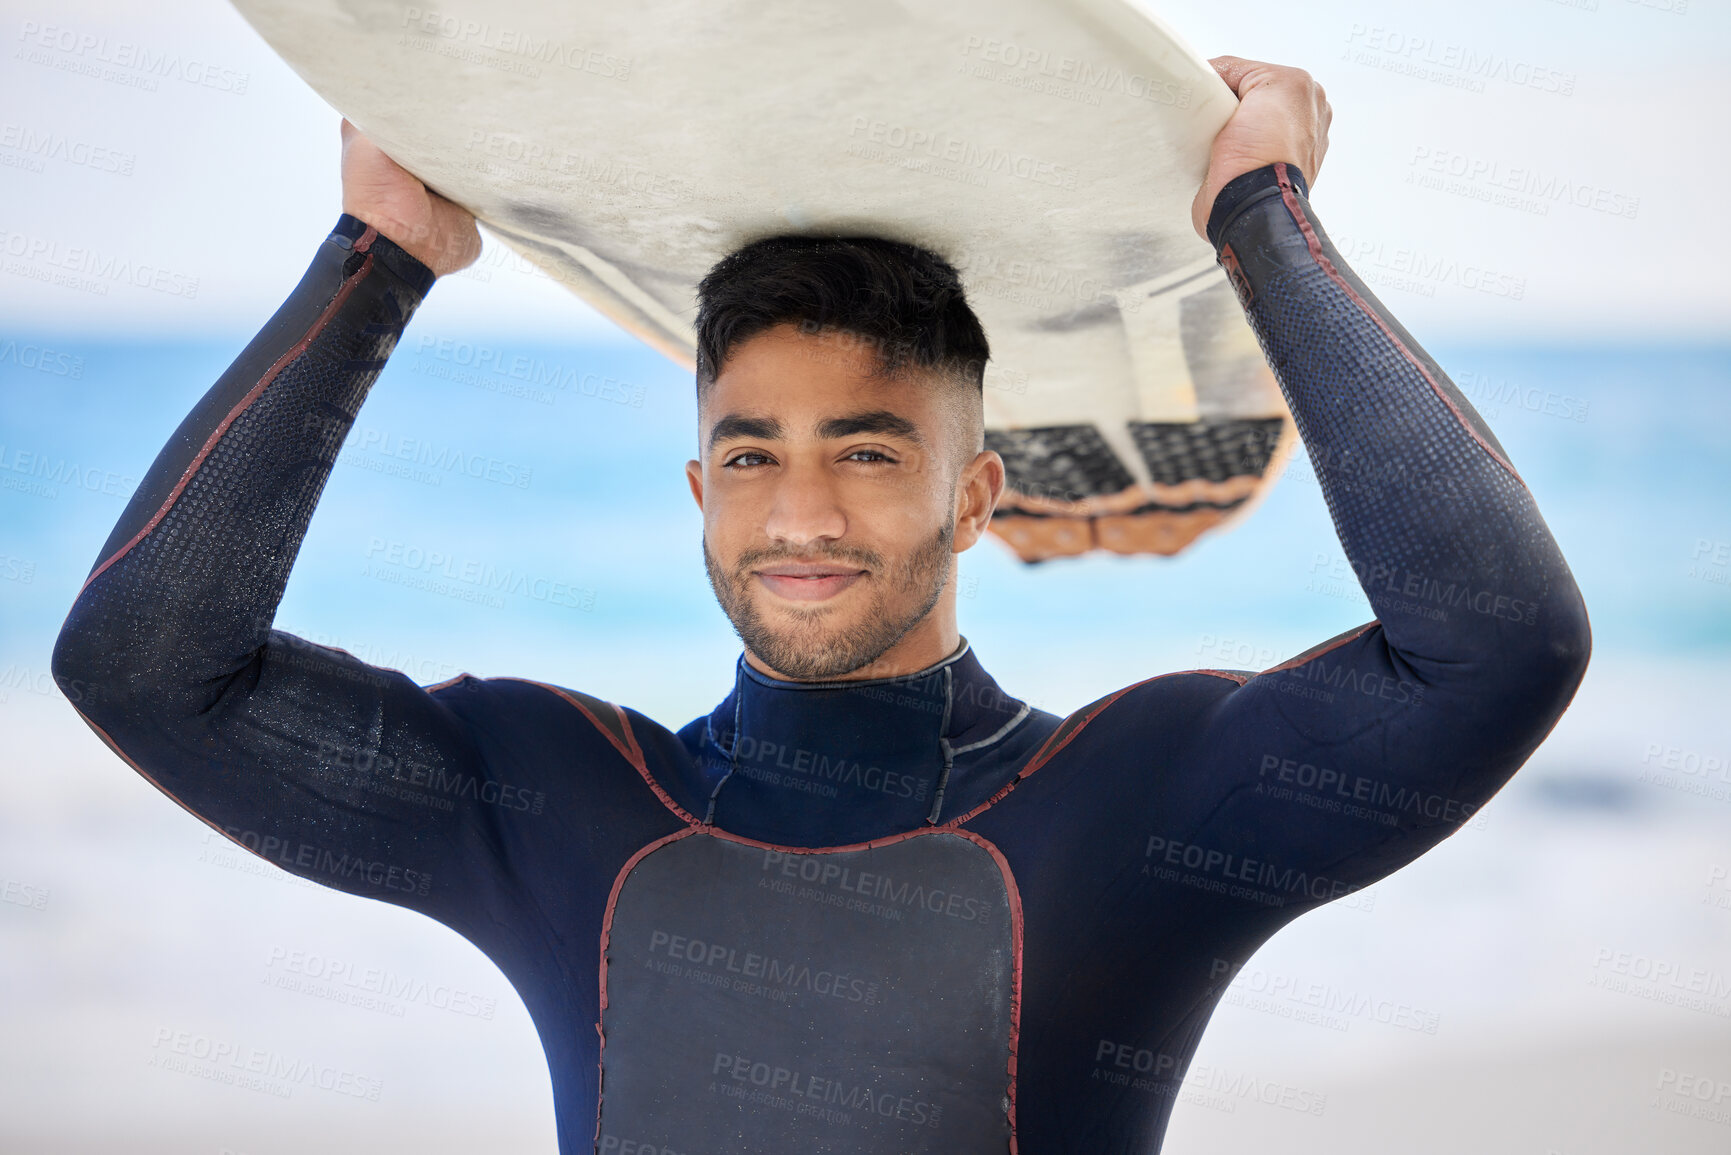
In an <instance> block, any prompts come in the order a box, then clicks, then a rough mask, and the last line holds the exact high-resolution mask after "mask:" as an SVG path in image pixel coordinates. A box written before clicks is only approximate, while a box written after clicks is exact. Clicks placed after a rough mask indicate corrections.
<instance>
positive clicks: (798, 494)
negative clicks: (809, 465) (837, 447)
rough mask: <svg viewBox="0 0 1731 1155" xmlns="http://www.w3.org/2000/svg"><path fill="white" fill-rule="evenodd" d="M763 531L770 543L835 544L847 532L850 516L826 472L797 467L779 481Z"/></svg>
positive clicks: (789, 470)
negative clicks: (824, 542)
mask: <svg viewBox="0 0 1731 1155" xmlns="http://www.w3.org/2000/svg"><path fill="white" fill-rule="evenodd" d="M763 528H764V532H765V533H766V534H768V536H769V539H770V540H771V541H774V542H779V543H783V544H786V545H793V546H804V545H808V544H810V543H812V542H817V541H836V540H838V539H840V538H841V536H842V535H843V534H845V533H846V532H847V514H846V513H845V512H844V511H843V509H842V507H841V502H840V500H839V495H838V494H837V493H836V489H835V485H834V484H833V482H832V480H831V478H830V477H829V476H828V474H827V473H826V471H824V470H822V469H804V468H800V467H799V466H797V465H795V466H790V467H784V469H783V471H782V474H781V476H780V477H778V478H777V479H776V488H775V496H774V497H773V498H772V499H771V501H770V506H769V516H768V518H767V519H766V520H765V522H764V527H763Z"/></svg>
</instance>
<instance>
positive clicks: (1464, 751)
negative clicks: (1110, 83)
mask: <svg viewBox="0 0 1731 1155" xmlns="http://www.w3.org/2000/svg"><path fill="white" fill-rule="evenodd" d="M1269 67H1270V66H1266V65H1256V64H1253V63H1252V62H1248V61H1231V62H1230V63H1229V66H1228V67H1227V68H1224V69H1223V74H1225V75H1226V77H1227V80H1228V82H1229V83H1233V84H1234V87H1235V88H1236V89H1237V90H1238V91H1239V92H1240V95H1241V97H1242V98H1243V100H1244V103H1243V104H1242V105H1241V107H1240V109H1239V112H1238V114H1236V115H1237V116H1244V115H1246V113H1247V112H1248V111H1250V110H1251V108H1252V105H1251V95H1249V94H1247V93H1246V91H1245V88H1246V86H1247V85H1248V84H1249V82H1250V79H1251V78H1252V77H1254V76H1256V75H1257V73H1256V70H1257V69H1263V70H1267V69H1269ZM1273 71H1274V72H1276V73H1284V74H1286V75H1284V76H1274V77H1272V78H1271V77H1269V76H1268V75H1267V74H1266V73H1264V74H1262V76H1261V80H1260V81H1259V83H1261V84H1271V85H1287V86H1289V88H1290V89H1296V90H1297V91H1289V92H1288V94H1287V95H1286V97H1284V99H1286V100H1287V101H1288V103H1289V106H1292V107H1296V108H1297V109H1298V110H1299V114H1298V117H1297V118H1298V119H1303V110H1304V109H1305V108H1307V107H1310V108H1314V107H1318V106H1320V107H1321V108H1322V109H1323V110H1324V113H1325V112H1326V103H1325V102H1323V101H1322V97H1321V93H1320V89H1316V88H1315V85H1314V83H1313V82H1312V81H1310V78H1309V77H1308V76H1306V75H1305V74H1304V73H1301V72H1296V70H1290V69H1277V70H1273ZM1308 90H1314V91H1308ZM1271 95H1272V94H1271V93H1268V92H1266V91H1265V92H1263V96H1271ZM1311 115H1312V119H1313V121H1314V120H1315V119H1317V118H1316V117H1315V114H1314V113H1313V114H1311ZM1320 120H1321V123H1322V125H1323V126H1324V127H1326V120H1327V118H1326V115H1323V116H1321V117H1320ZM1230 128H1231V125H1230V124H1229V125H1228V129H1229V130H1230ZM1222 135H1223V137H1224V136H1225V133H1223V134H1222ZM1277 147H1280V146H1277ZM1284 147H1285V148H1286V151H1287V152H1288V154H1289V156H1288V157H1287V158H1284V159H1280V160H1278V161H1276V163H1271V164H1269V163H1264V164H1260V165H1259V167H1256V168H1254V169H1252V170H1249V171H1244V172H1241V173H1240V174H1238V175H1236V176H1233V177H1231V179H1230V180H1229V181H1227V182H1225V183H1224V187H1223V189H1221V191H1219V192H1218V195H1217V196H1215V197H1213V198H1212V199H1211V200H1210V201H1209V204H1210V207H1211V211H1210V214H1209V216H1208V218H1207V236H1208V239H1209V240H1210V241H1212V242H1213V243H1214V245H1215V248H1216V250H1217V252H1218V254H1219V260H1220V263H1221V264H1222V265H1223V266H1224V267H1225V269H1226V271H1227V273H1228V275H1229V277H1230V278H1231V280H1232V283H1233V285H1234V286H1235V288H1236V289H1237V292H1238V295H1239V299H1240V301H1241V302H1242V303H1243V305H1244V309H1245V312H1246V314H1247V316H1248V317H1249V320H1250V323H1251V325H1252V327H1253V328H1254V329H1255V331H1256V334H1257V336H1258V338H1259V339H1260V341H1261V344H1262V348H1263V351H1264V353H1265V354H1266V355H1267V358H1268V361H1269V364H1270V365H1271V366H1272V367H1273V369H1274V372H1275V375H1276V377H1277V378H1278V379H1279V382H1280V386H1281V390H1282V392H1283V393H1284V394H1285V396H1286V399H1287V402H1288V403H1289V405H1290V406H1291V409H1292V412H1293V416H1294V417H1295V418H1296V420H1297V424H1298V429H1299V432H1300V434H1301V435H1302V437H1303V440H1304V445H1305V448H1306V449H1307V450H1308V452H1309V454H1310V458H1311V461H1312V463H1313V465H1314V467H1315V473H1316V477H1317V479H1318V482H1319V483H1320V485H1321V488H1322V492H1323V496H1324V498H1325V500H1326V501H1327V504H1328V509H1329V513H1330V515H1331V516H1332V518H1333V520H1334V525H1335V529H1336V531H1337V532H1338V533H1339V535H1340V540H1341V544H1342V546H1343V547H1344V549H1345V552H1346V556H1347V558H1348V559H1349V560H1350V561H1351V563H1352V565H1353V567H1354V569H1355V571H1356V572H1357V574H1358V577H1359V580H1360V582H1361V584H1362V585H1363V587H1364V590H1365V593H1366V595H1367V596H1368V597H1369V600H1370V603H1371V606H1372V608H1373V609H1374V610H1375V611H1376V620H1375V621H1373V622H1370V623H1368V624H1366V625H1364V626H1361V627H1359V628H1357V629H1355V630H1352V631H1349V632H1348V633H1346V634H1343V635H1341V636H1340V637H1337V638H1335V639H1332V640H1331V641H1328V642H1325V643H1323V644H1322V645H1320V646H1317V647H1315V648H1314V649H1312V650H1310V651H1308V652H1307V653H1305V654H1301V655H1299V656H1298V657H1295V658H1293V659H1292V660H1291V661H1288V662H1285V663H1282V664H1281V665H1278V666H1275V667H1273V668H1272V669H1269V670H1265V671H1262V672H1261V673H1259V674H1256V675H1255V676H1250V677H1248V678H1247V680H1243V683H1242V685H1240V686H1238V687H1237V688H1236V689H1234V690H1232V691H1231V692H1230V693H1227V694H1224V695H1222V696H1220V697H1219V699H1218V700H1217V702H1216V703H1215V705H1214V706H1213V707H1212V708H1211V709H1210V710H1209V711H1208V712H1207V713H1206V715H1205V717H1204V721H1203V725H1202V727H1201V728H1200V730H1199V737H1198V739H1197V741H1196V742H1195V744H1194V746H1193V747H1192V748H1191V749H1190V750H1189V751H1188V752H1187V753H1186V754H1185V755H1183V758H1182V762H1183V766H1182V771H1181V773H1179V774H1177V775H1175V780H1174V783H1173V786H1172V795H1171V796H1170V797H1169V798H1168V803H1169V808H1168V810H1167V814H1168V815H1169V820H1170V826H1169V828H1168V830H1167V833H1163V834H1157V835H1156V838H1163V839H1164V840H1165V841H1164V843H1163V844H1162V845H1161V846H1159V847H1154V846H1152V845H1151V846H1150V850H1149V854H1150V857H1151V858H1155V859H1165V860H1167V861H1166V864H1167V865H1171V863H1172V861H1173V860H1174V858H1175V859H1176V860H1177V861H1179V862H1183V861H1185V860H1186V858H1187V857H1188V859H1189V860H1192V861H1201V862H1206V863H1211V864H1213V865H1212V866H1211V867H1210V869H1213V870H1217V871H1218V872H1220V873H1221V874H1222V875H1229V876H1230V877H1229V878H1221V879H1217V880H1216V881H1229V882H1232V883H1236V884H1248V887H1249V893H1248V894H1247V896H1246V897H1247V899H1248V900H1249V901H1253V902H1263V903H1264V904H1265V905H1267V906H1269V907H1271V908H1274V909H1286V910H1288V911H1290V909H1291V908H1292V907H1295V906H1297V907H1302V906H1304V905H1313V904H1314V903H1315V902H1316V901H1321V900H1323V899H1326V898H1328V897H1334V896H1338V895H1339V894H1340V893H1343V892H1344V891H1346V890H1349V889H1353V888H1356V887H1359V886H1363V885H1366V884H1368V883H1369V882H1371V881H1374V880H1375V879H1377V878H1380V877H1381V876H1383V875H1384V874H1386V873H1388V872H1389V871H1391V870H1394V869H1396V868H1397V867H1399V866H1400V865H1402V864H1404V863H1406V862H1408V861H1411V860H1412V859H1413V858H1414V857H1416V856H1417V855H1418V854H1420V853H1422V852H1423V851H1424V850H1426V849H1428V848H1429V847H1430V846H1432V845H1434V844H1435V843H1436V842H1437V841H1439V840H1440V839H1442V838H1443V837H1444V836H1446V835H1447V834H1448V833H1450V832H1451V831H1453V830H1455V829H1458V828H1459V826H1460V824H1461V823H1463V822H1464V821H1466V820H1467V819H1469V818H1471V817H1472V815H1473V814H1474V813H1475V811H1476V810H1477V809H1478V807H1479V806H1481V805H1482V804H1483V803H1484V802H1485V801H1486V800H1487V799H1488V798H1489V797H1490V796H1491V795H1492V794H1494V793H1495V792H1496V791H1497V790H1498V789H1500V788H1501V787H1502V785H1503V783H1504V782H1506V781H1507V780H1508V778H1509V776H1510V775H1512V774H1513V773H1514V772H1515V770H1516V769H1518V768H1519V767H1520V765H1521V764H1522V763H1523V762H1524V761H1525V760H1526V759H1527V757H1528V756H1529V755H1530V754H1531V753H1532V752H1533V750H1534V748H1535V747H1537V746H1538V744H1539V743H1540V742H1541V741H1542V740H1543V739H1544V738H1545V736H1546V735H1547V734H1548V733H1549V732H1550V730H1551V728H1552V727H1553V726H1554V725H1555V724H1556V722H1557V719H1558V718H1559V717H1560V716H1561V715H1562V713H1563V710H1564V709H1565V708H1566V707H1567V706H1568V704H1569V701H1570V699H1571V698H1572V697H1573V695H1574V692H1575V689H1576V687H1577V686H1578V685H1579V684H1580V681H1581V678H1582V676H1583V674H1584V673H1585V669H1586V664H1587V659H1588V653H1589V650H1590V645H1591V643H1590V632H1589V629H1588V623H1587V615H1586V611H1585V607H1584V606H1583V604H1582V601H1581V596H1580V592H1579V591H1578V590H1577V589H1576V586H1575V582H1574V579H1573V578H1572V577H1571V575H1570V573H1569V568H1568V566H1567V565H1566V564H1565V563H1564V561H1563V557H1562V555H1561V553H1560V552H1559V550H1558V548H1557V543H1556V541H1555V540H1554V539H1553V538H1552V537H1551V534H1550V531H1549V530H1548V529H1547V528H1546V526H1545V523H1544V520H1543V518H1541V517H1540V516H1539V511H1538V509H1537V507H1536V506H1535V504H1534V502H1533V496H1532V494H1531V493H1530V492H1529V491H1528V490H1527V487H1526V485H1525V484H1524V483H1523V482H1522V480H1521V478H1520V476H1519V475H1518V474H1517V473H1516V472H1515V468H1514V466H1513V465H1511V464H1510V463H1509V460H1508V457H1507V455H1506V454H1505V453H1504V452H1503V449H1502V447H1501V446H1500V445H1499V444H1498V443H1497V440H1496V438H1495V437H1494V436H1493V435H1492V434H1491V432H1490V430H1489V428H1487V427H1486V426H1485V424H1484V422H1483V421H1482V420H1481V419H1480V418H1479V416H1478V414H1477V413H1475V412H1474V411H1473V409H1472V407H1471V406H1470V405H1469V404H1468V403H1467V401H1466V399H1465V398H1464V397H1462V396H1461V394H1460V392H1459V390H1457V389H1456V388H1455V387H1454V385H1453V383H1452V382H1450V380H1449V379H1448V376H1447V375H1446V374H1445V373H1444V372H1443V371H1442V369H1441V368H1440V367H1438V365H1437V364H1436V362H1435V361H1434V360H1432V359H1431V357H1430V356H1429V355H1428V354H1426V353H1425V351H1424V350H1423V349H1422V348H1421V347H1420V346H1419V344H1418V342H1417V341H1415V340H1414V339H1413V337H1412V335H1411V334H1410V333H1408V332H1407V331H1406V330H1405V329H1404V328H1403V327H1402V326H1401V324H1400V323H1399V322H1398V321H1396V320H1395V319H1394V317H1393V316H1392V315H1391V314H1390V312H1389V310H1388V309H1387V307H1386V306H1384V305H1383V304H1382V303H1381V302H1380V301H1378V300H1377V299H1376V297H1375V296H1374V295H1373V294H1372V293H1371V292H1370V290H1369V289H1368V288H1366V287H1365V285H1364V283H1363V282H1362V281H1361V280H1359V278H1358V277H1357V276H1356V275H1354V274H1353V272H1352V270H1351V269H1349V268H1348V267H1347V266H1346V264H1345V262H1344V261H1342V260H1341V258H1340V254H1339V253H1338V252H1336V251H1335V249H1334V247H1333V245H1332V244H1331V243H1330V242H1329V240H1328V236H1327V234H1326V233H1325V232H1324V231H1323V228H1322V225H1321V223H1320V222H1319V221H1318V219H1317V217H1316V214H1315V212H1314V211H1313V210H1312V209H1311V207H1310V203H1309V200H1308V196H1307V191H1306V182H1305V178H1304V174H1303V173H1302V172H1301V171H1300V170H1299V166H1298V163H1297V162H1298V161H1299V160H1303V161H1305V162H1306V163H1312V164H1314V163H1315V162H1316V161H1319V160H1320V149H1319V148H1318V149H1316V150H1314V153H1313V154H1310V155H1307V154H1306V151H1305V149H1304V147H1303V146H1302V144H1298V145H1292V144H1288V145H1286V146H1284ZM1216 150H1217V156H1218V153H1219V151H1220V146H1219V145H1218V144H1217V146H1216ZM1216 187H1217V188H1219V186H1218V185H1217V186H1216ZM1204 191H1205V192H1206V191H1208V190H1207V189H1205V190H1204ZM1222 676H1231V677H1233V679H1234V680H1239V679H1245V678H1246V676H1245V675H1222ZM1168 834H1169V837H1168ZM1173 844H1180V845H1179V846H1178V849H1176V850H1174V848H1173ZM1190 848H1194V849H1190ZM1210 852H1218V853H1220V854H1222V855H1226V854H1230V855H1231V856H1232V857H1231V859H1230V862H1228V861H1227V860H1226V859H1223V858H1209V857H1208V855H1209V853H1210Z"/></svg>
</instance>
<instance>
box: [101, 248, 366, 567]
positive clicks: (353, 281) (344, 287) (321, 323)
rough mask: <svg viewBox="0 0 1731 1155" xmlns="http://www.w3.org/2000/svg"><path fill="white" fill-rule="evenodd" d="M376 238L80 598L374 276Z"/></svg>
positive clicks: (138, 538) (158, 517)
mask: <svg viewBox="0 0 1731 1155" xmlns="http://www.w3.org/2000/svg"><path fill="white" fill-rule="evenodd" d="M377 235H378V230H377V229H375V228H373V227H372V226H371V225H368V226H367V231H366V232H365V233H364V234H362V236H361V239H360V240H358V241H356V242H355V247H354V251H355V252H365V253H366V254H367V255H366V257H365V258H364V259H363V260H362V261H361V263H360V267H358V268H357V269H355V271H354V272H353V273H350V274H349V275H348V276H347V277H345V278H344V279H343V283H342V284H341V285H340V286H338V288H337V291H336V295H335V296H333V297H332V298H331V300H330V303H329V304H328V305H326V306H325V308H324V311H323V312H321V313H320V314H319V315H318V319H317V320H315V321H314V322H313V324H312V327H311V328H310V329H308V330H307V331H306V333H305V334H303V335H302V337H301V339H300V340H299V341H296V342H295V343H294V344H293V345H292V346H290V347H289V348H288V349H287V350H285V351H284V352H283V354H282V356H280V357H278V358H277V359H276V361H275V362H273V363H272V364H271V367H270V368H269V369H266V370H265V372H264V376H262V377H260V378H259V380H258V383H257V384H256V385H254V386H253V387H252V388H251V389H249V390H247V392H246V396H245V397H242V398H241V399H240V400H239V401H238V402H236V403H235V406H234V408H232V409H230V410H229V411H228V414H227V415H226V416H224V417H223V419H222V420H221V421H220V422H218V423H217V426H216V428H215V429H213V430H211V431H210V436H208V437H206V438H205V439H204V445H203V446H201V447H200V448H199V451H198V453H197V454H195V455H194V456H193V459H192V460H191V461H190V462H188V463H187V466H186V468H185V469H184V470H183V471H182V472H181V475H180V480H179V481H177V482H175V483H174V488H173V489H171V490H169V493H168V496H167V497H165V498H164V499H163V501H162V505H161V506H159V507H158V508H157V510H156V512H155V513H154V514H152V515H151V517H150V520H149V521H147V522H145V523H144V528H142V529H140V530H139V531H138V532H137V533H135V534H133V535H132V540H131V541H129V542H127V543H126V544H125V545H123V546H121V547H120V548H119V549H117V550H115V551H114V553H113V554H112V555H111V556H110V557H109V558H108V560H106V561H104V562H103V563H102V564H101V565H99V566H97V567H96V568H95V569H94V570H91V571H90V576H89V577H87V578H85V579H84V584H83V585H81V586H79V587H78V593H79V595H80V596H82V595H83V593H84V591H85V590H86V589H88V588H89V586H90V583H91V582H93V581H95V580H96V579H97V578H98V577H100V576H101V575H102V574H103V573H104V572H106V571H107V569H108V567H109V566H111V565H113V564H114V563H115V562H117V561H119V560H120V559H121V558H123V557H125V556H126V555H127V553H129V552H130V551H131V550H132V547H133V546H135V545H137V544H138V543H139V542H141V541H143V540H144V538H145V536H146V535H148V534H149V533H150V531H151V530H153V529H155V528H156V527H157V526H158V525H160V524H162V519H163V518H165V517H167V516H168V511H169V510H170V509H172V508H174V503H175V502H177V501H179V500H180V495H181V494H182V493H184V492H185V491H186V487H187V486H188V485H189V484H191V482H192V478H193V475H194V474H196V473H197V472H198V471H199V468H200V467H201V466H203V465H204V461H205V458H207V457H209V456H210V453H211V450H213V449H215V448H216V443H217V442H219V441H221V440H222V438H223V435H224V434H226V433H227V432H228V430H229V427H230V426H231V425H233V424H234V423H235V421H237V420H238V419H239V418H240V415H241V414H242V413H244V412H246V410H247V409H249V408H251V406H252V404H253V402H255V401H257V400H258V399H259V397H260V396H261V395H262V394H263V393H264V391H265V389H266V388H267V387H268V386H269V385H270V384H271V382H273V381H275V380H276V378H277V375H278V374H280V373H281V372H282V371H283V370H284V369H285V368H287V367H288V365H289V363H290V362H292V361H293V360H295V359H296V358H297V357H299V356H300V355H301V354H302V353H304V352H306V350H307V347H308V346H309V345H311V344H312V343H313V341H314V340H316V339H317V338H318V336H319V334H320V333H322V332H324V328H325V326H326V325H327V324H329V323H330V319H331V318H332V317H333V316H335V315H336V312H337V310H338V309H339V308H341V307H342V304H343V302H344V301H346V300H348V298H349V294H350V293H352V292H354V290H355V287H356V286H357V285H359V284H360V283H361V282H362V281H363V280H365V279H366V277H367V274H368V273H370V272H372V269H373V254H372V253H370V252H367V249H368V247H370V246H371V244H372V240H373V238H374V237H375V236H377ZM73 600H74V601H76V600H77V599H76V598H74V599H73Z"/></svg>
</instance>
